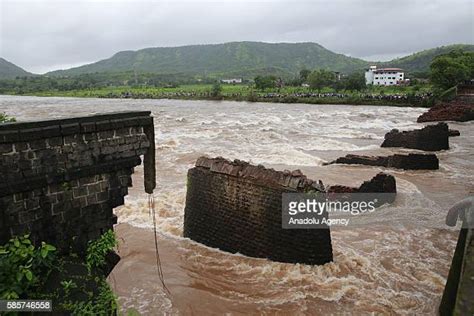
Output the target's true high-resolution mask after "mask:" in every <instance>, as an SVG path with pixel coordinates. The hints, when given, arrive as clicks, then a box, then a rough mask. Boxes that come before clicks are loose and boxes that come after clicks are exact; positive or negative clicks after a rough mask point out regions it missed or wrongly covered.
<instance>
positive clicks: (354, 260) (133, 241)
mask: <svg viewBox="0 0 474 316" xmlns="http://www.w3.org/2000/svg"><path fill="white" fill-rule="evenodd" d="M126 110H150V111H152V113H153V115H154V117H155V136H156V154H157V155H156V157H157V159H156V166H157V182H158V183H157V188H156V190H155V193H154V198H155V201H156V210H157V214H156V215H157V218H156V220H157V229H158V238H159V240H158V242H159V251H160V257H161V261H162V265H163V272H164V277H165V282H166V284H167V287H168V288H169V290H170V293H166V291H164V290H163V288H162V286H161V282H160V281H159V279H158V277H157V274H156V266H155V248H154V239H153V232H152V227H153V225H152V223H153V220H152V218H151V216H150V214H149V210H148V207H147V196H146V195H145V194H144V192H143V177H142V174H143V170H142V168H141V167H137V168H136V172H135V174H134V176H133V181H134V187H133V188H131V189H130V194H129V196H128V197H127V198H126V203H125V205H124V206H122V207H119V208H117V209H116V210H115V213H116V214H117V216H118V219H119V223H120V224H119V225H117V227H116V231H117V235H118V238H119V241H120V245H119V247H118V251H119V253H120V255H121V257H122V260H121V261H120V263H119V264H118V265H117V267H116V268H115V269H114V271H113V272H112V274H111V276H110V277H109V281H110V284H111V286H112V287H113V289H114V290H115V292H116V293H117V295H118V296H119V303H120V306H121V308H122V309H123V310H124V311H126V310H128V309H132V308H133V309H135V310H137V311H139V312H140V313H141V314H144V315H162V314H166V315H222V314H228V315H244V314H245V315H247V314H264V315H275V314H276V315H328V314H333V315H346V314H355V315H366V314H383V315H386V314H389V315H392V314H395V315H398V314H399V315H435V314H436V311H437V307H438V304H439V302H440V299H441V295H442V291H443V288H444V284H445V282H446V277H447V274H448V270H449V265H450V263H451V258H452V255H453V252H454V248H455V245H456V240H457V230H456V229H448V227H444V225H443V221H444V216H445V215H446V211H447V209H448V208H449V207H450V206H451V205H452V204H454V203H455V202H457V201H458V200H460V199H462V198H464V197H466V196H468V195H470V194H472V193H473V192H474V184H473V183H474V181H473V180H474V176H473V174H472V169H473V166H474V130H473V126H474V124H473V122H467V123H449V125H450V128H453V129H458V130H459V131H460V132H461V136H460V137H454V138H450V147H451V148H450V149H449V150H446V151H441V152H439V153H437V154H438V157H439V159H440V169H439V170H436V171H400V170H390V169H384V168H379V167H368V166H347V165H346V166H344V165H331V166H322V163H323V162H326V161H330V160H333V159H335V158H337V157H340V156H343V155H346V154H347V153H353V154H377V155H388V154H392V153H399V152H405V153H406V152H417V151H416V150H405V149H391V148H380V144H381V143H382V141H383V136H384V134H385V133H386V132H388V131H389V130H390V129H392V128H398V129H400V130H408V129H414V128H420V127H422V126H423V124H417V123H416V118H417V117H418V116H419V115H420V114H421V113H423V112H424V111H425V109H419V108H400V107H375V106H347V105H308V104H272V103H247V102H219V101H180V100H129V99H126V100H119V99H75V98H37V97H13V96H0V112H6V113H7V114H9V115H13V116H15V117H17V119H18V120H19V121H29V120H42V119H51V118H60V117H69V116H83V115H91V114H95V113H103V112H114V111H126ZM201 155H208V156H223V157H225V158H229V159H235V158H238V159H241V160H247V161H250V162H252V163H255V164H263V165H265V166H267V167H272V168H275V169H279V170H283V169H290V170H291V169H301V170H302V171H303V172H304V173H305V174H306V175H307V176H309V177H310V178H313V179H321V180H322V181H323V182H324V183H325V184H328V185H331V184H344V185H359V184H360V183H361V182H362V181H364V180H368V179H370V178H371V177H372V176H374V175H375V174H376V173H378V172H380V171H385V172H388V173H390V174H392V175H394V176H395V177H396V180H397V188H398V191H399V192H401V193H406V196H408V198H406V199H405V200H404V201H403V202H401V203H398V204H397V205H394V206H393V207H391V208H389V209H387V210H386V214H385V216H384V218H385V219H386V220H387V221H388V222H390V223H393V224H394V225H374V226H373V227H363V228H351V229H333V230H332V231H331V236H332V243H333V250H334V262H332V263H328V264H325V265H323V266H308V265H299V264H285V263H276V262H271V261H268V260H264V259H255V258H249V257H246V256H243V255H240V254H229V253H225V252H222V251H219V250H217V249H212V248H208V247H206V246H203V245H200V244H198V243H195V242H193V241H191V240H189V239H186V238H183V237H182V225H183V215H184V214H183V211H184V201H185V196H186V172H187V170H188V169H189V168H191V167H192V166H193V164H194V162H195V160H196V159H197V158H198V157H199V156H201ZM410 194H413V198H409V196H410ZM415 196H416V198H414V197H415ZM302 242H304V241H302Z"/></svg>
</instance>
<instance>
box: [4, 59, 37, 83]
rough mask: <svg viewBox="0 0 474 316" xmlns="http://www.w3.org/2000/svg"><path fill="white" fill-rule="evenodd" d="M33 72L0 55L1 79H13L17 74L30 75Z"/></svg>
mask: <svg viewBox="0 0 474 316" xmlns="http://www.w3.org/2000/svg"><path fill="white" fill-rule="evenodd" d="M30 75H31V73H29V72H28V71H26V70H24V69H22V68H20V67H18V66H17V65H15V64H12V63H11V62H9V61H8V60H6V59H3V58H2V57H0V79H13V78H15V77H17V76H30Z"/></svg>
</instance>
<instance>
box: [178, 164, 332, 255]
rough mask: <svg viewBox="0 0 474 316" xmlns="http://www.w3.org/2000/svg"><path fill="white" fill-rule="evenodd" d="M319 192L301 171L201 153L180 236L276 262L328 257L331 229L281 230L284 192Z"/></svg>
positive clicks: (190, 184)
mask: <svg viewBox="0 0 474 316" xmlns="http://www.w3.org/2000/svg"><path fill="white" fill-rule="evenodd" d="M306 190H313V191H322V190H323V188H322V187H321V186H320V185H319V184H318V183H315V182H313V181H311V180H309V179H307V178H306V177H305V176H304V175H302V174H301V173H300V172H298V171H296V172H293V173H290V172H278V171H275V170H272V169H265V168H263V167H261V166H260V167H256V166H251V165H249V164H247V163H243V162H240V161H235V162H230V161H227V160H224V159H221V158H216V159H207V158H200V159H199V160H198V161H197V163H196V167H194V168H192V169H190V170H189V172H188V187H187V196H186V208H185V215H184V236H185V237H189V238H191V239H193V240H195V241H197V242H200V243H203V244H205V245H207V246H210V247H214V248H219V249H221V250H224V251H228V252H232V253H236V252H238V253H242V254H245V255H247V256H251V257H259V258H268V259H270V260H274V261H281V262H290V263H306V264H324V263H327V262H330V261H332V246H331V236H330V231H329V229H283V228H282V223H281V221H282V214H281V209H282V205H281V203H282V202H281V198H282V193H284V192H304V191H306Z"/></svg>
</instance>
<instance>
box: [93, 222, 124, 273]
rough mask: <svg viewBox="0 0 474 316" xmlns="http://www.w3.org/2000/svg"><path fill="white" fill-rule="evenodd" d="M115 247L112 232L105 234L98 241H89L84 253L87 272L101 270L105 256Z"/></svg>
mask: <svg viewBox="0 0 474 316" xmlns="http://www.w3.org/2000/svg"><path fill="white" fill-rule="evenodd" d="M116 245H117V239H116V238H115V233H114V231H113V230H109V231H107V232H105V233H104V234H103V235H102V236H101V237H100V238H99V239H97V240H94V241H90V242H89V245H88V247H87V251H86V264H87V267H88V268H89V270H91V269H93V268H102V267H103V266H104V265H105V256H106V255H107V254H108V253H109V252H110V251H112V250H113V249H114V247H115V246H116Z"/></svg>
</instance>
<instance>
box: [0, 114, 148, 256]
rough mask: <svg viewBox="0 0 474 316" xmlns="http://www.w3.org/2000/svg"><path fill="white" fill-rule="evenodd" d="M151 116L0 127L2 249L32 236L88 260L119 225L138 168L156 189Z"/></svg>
mask: <svg viewBox="0 0 474 316" xmlns="http://www.w3.org/2000/svg"><path fill="white" fill-rule="evenodd" d="M150 114H151V113H150V112H149V111H143V112H120V113H109V114H100V115H93V116H88V117H78V118H67V119H56V120H48V121H39V122H21V123H6V124H0V211H1V212H0V244H4V243H5V242H7V241H8V240H9V239H10V238H11V237H13V236H17V235H22V234H30V238H31V239H32V240H33V241H34V242H36V243H37V242H40V241H45V242H48V243H51V244H53V245H55V246H56V247H57V248H58V249H59V250H60V251H62V252H66V251H69V250H71V249H74V250H75V251H78V252H83V251H84V250H85V248H86V247H87V243H88V241H89V240H93V239H96V238H98V237H99V236H100V235H101V234H102V233H104V232H105V231H107V230H109V229H111V228H112V227H113V225H114V224H115V223H116V222H117V219H116V216H115V215H114V214H113V208H114V207H117V206H119V205H122V204H124V196H125V195H127V193H128V187H129V186H131V184H132V179H131V174H132V173H133V168H134V167H135V166H138V165H140V164H141V162H142V161H141V156H143V160H144V161H143V163H144V167H145V172H144V173H145V191H146V192H147V193H152V192H153V189H154V188H155V150H154V148H155V140H154V128H153V117H151V116H150Z"/></svg>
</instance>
